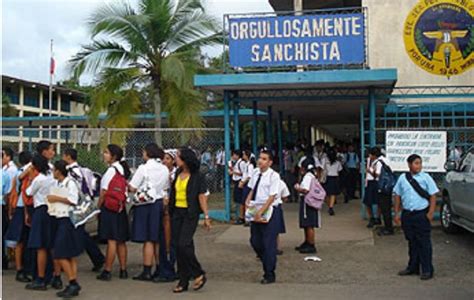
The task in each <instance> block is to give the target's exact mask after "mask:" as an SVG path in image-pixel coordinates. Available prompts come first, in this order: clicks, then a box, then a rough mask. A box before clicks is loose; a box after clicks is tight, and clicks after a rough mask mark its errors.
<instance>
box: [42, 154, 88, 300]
mask: <svg viewBox="0 0 474 300" xmlns="http://www.w3.org/2000/svg"><path fill="white" fill-rule="evenodd" d="M66 166H67V163H66V162H65V161H64V160H59V161H56V162H55V163H54V171H53V175H54V179H56V181H55V183H54V187H55V188H57V189H61V190H64V191H65V192H66V194H67V196H66V195H62V194H61V195H54V194H50V195H48V202H49V203H50V204H51V206H55V207H54V209H55V210H54V212H55V214H54V216H55V217H56V219H57V229H56V232H55V234H54V236H53V240H54V242H53V256H54V260H55V262H57V263H59V265H60V266H61V269H62V270H63V271H64V273H66V276H67V278H68V280H69V285H68V286H66V288H65V289H64V290H62V291H60V292H58V293H56V295H57V296H58V297H60V298H72V297H75V296H78V295H79V291H80V290H81V286H80V285H79V283H78V282H77V259H76V257H77V256H79V255H80V254H81V253H82V251H83V250H84V249H83V245H82V236H81V233H80V232H79V229H77V228H75V227H74V226H73V224H72V222H71V220H70V218H69V208H70V206H73V205H77V204H78V202H79V187H78V183H77V182H75V181H74V180H73V179H71V178H70V177H68V171H67V170H66ZM52 191H53V190H52Z"/></svg>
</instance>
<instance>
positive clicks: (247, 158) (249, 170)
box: [239, 150, 257, 226]
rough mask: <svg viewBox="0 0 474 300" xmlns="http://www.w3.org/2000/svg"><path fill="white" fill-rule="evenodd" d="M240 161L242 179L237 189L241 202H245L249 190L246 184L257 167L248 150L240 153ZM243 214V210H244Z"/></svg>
mask: <svg viewBox="0 0 474 300" xmlns="http://www.w3.org/2000/svg"><path fill="white" fill-rule="evenodd" d="M242 160H243V161H244V172H243V174H242V179H241V180H240V183H239V188H241V189H242V200H243V201H244V202H245V200H246V199H247V196H248V194H249V192H250V188H249V187H248V183H249V181H250V179H251V178H252V174H253V171H254V169H255V167H256V166H257V163H256V162H255V158H254V157H253V156H252V152H250V151H249V150H244V151H243V152H242ZM244 214H245V210H244ZM249 225H250V224H248V223H246V224H245V226H249Z"/></svg>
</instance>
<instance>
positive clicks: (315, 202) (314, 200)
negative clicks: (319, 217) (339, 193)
mask: <svg viewBox="0 0 474 300" xmlns="http://www.w3.org/2000/svg"><path fill="white" fill-rule="evenodd" d="M325 198H326V191H325V190H324V188H323V186H322V185H321V183H319V181H318V180H317V179H316V178H313V180H312V181H311V186H310V188H309V191H308V193H307V194H306V195H305V196H304V202H305V203H306V204H307V205H308V206H311V207H313V208H315V209H318V210H319V209H321V207H322V206H323V203H324V199H325Z"/></svg>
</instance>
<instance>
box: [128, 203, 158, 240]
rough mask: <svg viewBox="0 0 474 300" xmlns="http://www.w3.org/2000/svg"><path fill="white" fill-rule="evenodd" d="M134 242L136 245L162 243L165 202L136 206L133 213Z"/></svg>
mask: <svg viewBox="0 0 474 300" xmlns="http://www.w3.org/2000/svg"><path fill="white" fill-rule="evenodd" d="M132 217H133V219H132V241H133V242H136V243H143V242H153V243H159V241H160V236H161V232H160V228H162V226H161V221H162V219H163V201H162V200H161V199H160V200H156V201H155V202H154V203H151V204H145V205H139V206H135V207H134V208H133V212H132Z"/></svg>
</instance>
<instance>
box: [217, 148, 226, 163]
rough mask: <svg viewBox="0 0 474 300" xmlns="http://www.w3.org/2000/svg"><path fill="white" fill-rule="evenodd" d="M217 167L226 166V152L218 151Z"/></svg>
mask: <svg viewBox="0 0 474 300" xmlns="http://www.w3.org/2000/svg"><path fill="white" fill-rule="evenodd" d="M216 165H218V166H223V165H225V151H224V150H218V151H217V153H216Z"/></svg>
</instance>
